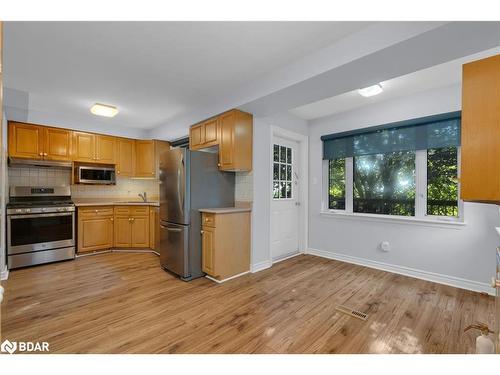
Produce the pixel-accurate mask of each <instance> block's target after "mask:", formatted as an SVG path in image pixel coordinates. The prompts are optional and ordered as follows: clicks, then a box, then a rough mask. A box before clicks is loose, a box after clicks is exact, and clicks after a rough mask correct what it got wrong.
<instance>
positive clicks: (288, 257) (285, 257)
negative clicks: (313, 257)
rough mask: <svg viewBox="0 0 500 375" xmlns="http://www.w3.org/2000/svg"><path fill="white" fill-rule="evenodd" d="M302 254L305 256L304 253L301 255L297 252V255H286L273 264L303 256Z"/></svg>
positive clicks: (275, 260) (274, 260)
mask: <svg viewBox="0 0 500 375" xmlns="http://www.w3.org/2000/svg"><path fill="white" fill-rule="evenodd" d="M301 254H304V253H301V252H298V251H297V252H296V253H293V254H288V255H285V256H284V257H282V258H278V259H273V264H276V263H279V262H283V261H284V260H287V259H290V258H293V257H296V256H297V255H301Z"/></svg>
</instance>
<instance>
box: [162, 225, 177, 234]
mask: <svg viewBox="0 0 500 375" xmlns="http://www.w3.org/2000/svg"><path fill="white" fill-rule="evenodd" d="M160 227H162V228H163V229H166V230H168V231H169V232H182V229H179V228H170V227H166V226H165V225H161V224H160Z"/></svg>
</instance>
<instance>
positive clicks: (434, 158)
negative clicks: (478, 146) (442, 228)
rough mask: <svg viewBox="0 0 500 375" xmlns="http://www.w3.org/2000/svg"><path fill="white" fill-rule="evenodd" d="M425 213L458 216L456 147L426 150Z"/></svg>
mask: <svg viewBox="0 0 500 375" xmlns="http://www.w3.org/2000/svg"><path fill="white" fill-rule="evenodd" d="M427 215H436V216H458V152H457V148H456V147H446V148H437V149H436V148H433V149H430V150H427Z"/></svg>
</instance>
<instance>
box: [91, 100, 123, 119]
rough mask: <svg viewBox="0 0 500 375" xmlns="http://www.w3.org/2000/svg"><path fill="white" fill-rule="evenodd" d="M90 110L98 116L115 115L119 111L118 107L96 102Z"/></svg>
mask: <svg viewBox="0 0 500 375" xmlns="http://www.w3.org/2000/svg"><path fill="white" fill-rule="evenodd" d="M90 112H92V113H93V114H94V115H97V116H104V117H114V116H116V114H117V113H118V108H116V107H114V106H112V105H106V104H100V103H95V104H94V105H93V106H92V108H90Z"/></svg>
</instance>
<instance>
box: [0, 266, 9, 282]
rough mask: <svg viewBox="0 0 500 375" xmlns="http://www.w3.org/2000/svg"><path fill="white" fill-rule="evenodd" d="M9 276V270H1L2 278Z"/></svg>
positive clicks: (0, 277) (0, 278) (0, 276)
mask: <svg viewBox="0 0 500 375" xmlns="http://www.w3.org/2000/svg"><path fill="white" fill-rule="evenodd" d="M8 278H9V270H8V269H4V270H2V271H1V272H0V280H7V279H8Z"/></svg>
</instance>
